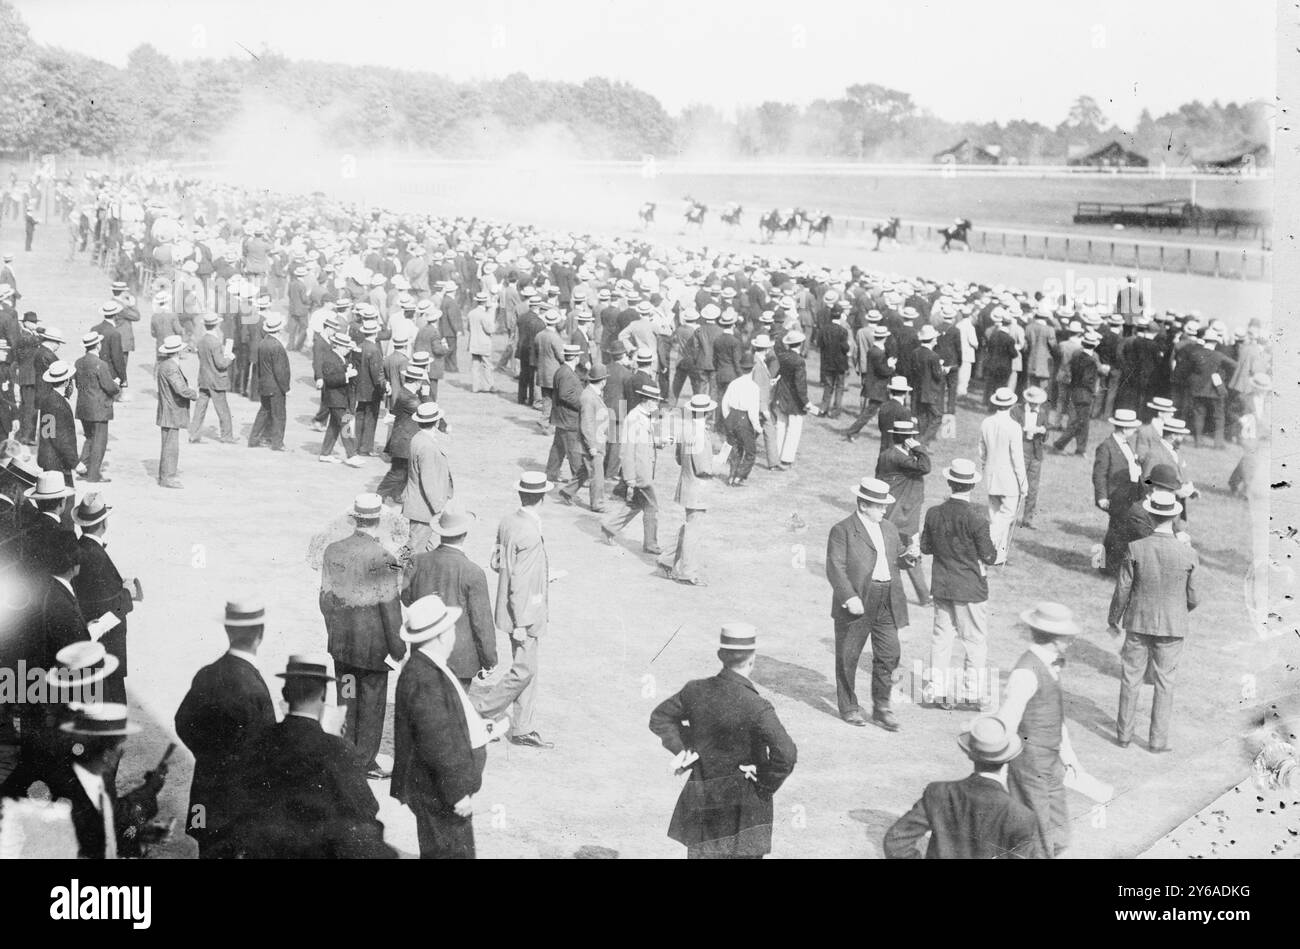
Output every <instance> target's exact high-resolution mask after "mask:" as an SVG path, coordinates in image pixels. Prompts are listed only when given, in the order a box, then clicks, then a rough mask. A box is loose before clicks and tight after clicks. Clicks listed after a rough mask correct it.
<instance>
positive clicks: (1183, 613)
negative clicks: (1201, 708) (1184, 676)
mask: <svg viewBox="0 0 1300 949" xmlns="http://www.w3.org/2000/svg"><path fill="white" fill-rule="evenodd" d="M1142 508H1143V509H1144V510H1145V511H1146V512H1147V513H1148V514H1150V515H1151V518H1152V520H1153V522H1154V524H1155V529H1154V530H1153V532H1152V533H1151V535H1150V536H1148V537H1144V538H1142V539H1141V540H1135V541H1133V542H1132V543H1130V544H1129V545H1128V550H1127V552H1126V555H1125V557H1124V559H1123V560H1121V561H1120V565H1119V578H1118V579H1117V580H1116V582H1115V594H1114V596H1113V597H1111V601H1110V615H1109V623H1110V632H1111V634H1112V635H1120V634H1121V633H1122V634H1124V648H1123V649H1122V650H1121V651H1120V664H1121V668H1122V671H1121V673H1120V675H1121V679H1120V688H1119V713H1118V715H1117V716H1116V732H1117V734H1116V738H1117V740H1118V741H1119V746H1120V747H1121V748H1127V747H1128V746H1129V743H1130V742H1131V741H1132V740H1133V729H1134V721H1133V719H1134V718H1135V717H1136V714H1137V703H1138V695H1139V693H1140V691H1141V689H1142V683H1143V680H1144V679H1148V678H1149V680H1150V681H1151V682H1153V683H1154V685H1155V697H1154V698H1153V699H1152V701H1151V734H1150V744H1149V745H1148V746H1147V747H1148V750H1150V751H1151V752H1153V753H1158V752H1163V751H1169V750H1170V748H1169V717H1170V715H1171V714H1172V712H1173V705H1174V673H1175V672H1176V671H1177V669H1178V657H1179V655H1180V654H1181V653H1182V651H1183V640H1184V639H1185V638H1186V636H1187V630H1188V614H1189V613H1190V612H1191V611H1192V610H1194V609H1196V602H1197V601H1196V589H1195V587H1194V585H1193V578H1194V576H1195V573H1196V567H1197V564H1198V562H1199V561H1198V558H1197V556H1196V551H1195V550H1193V549H1192V545H1191V544H1190V543H1186V542H1184V541H1181V540H1178V539H1177V538H1176V537H1175V536H1174V518H1176V517H1177V516H1178V514H1179V512H1180V511H1182V505H1181V504H1179V503H1178V500H1177V498H1175V497H1174V495H1173V494H1172V493H1171V492H1169V491H1152V492H1151V494H1150V495H1149V496H1148V497H1147V499H1146V500H1145V501H1143V502H1142Z"/></svg>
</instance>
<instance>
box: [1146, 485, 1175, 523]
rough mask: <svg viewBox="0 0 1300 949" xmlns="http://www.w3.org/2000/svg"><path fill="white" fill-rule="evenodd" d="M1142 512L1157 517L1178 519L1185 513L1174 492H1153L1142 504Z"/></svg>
mask: <svg viewBox="0 0 1300 949" xmlns="http://www.w3.org/2000/svg"><path fill="white" fill-rule="evenodd" d="M1142 510H1144V511H1146V512H1147V513H1148V514H1154V515H1156V517H1177V516H1178V515H1179V514H1181V513H1182V511H1183V506H1182V505H1181V504H1179V503H1178V499H1177V498H1176V497H1174V493H1173V492H1172V491H1164V490H1159V491H1152V492H1151V494H1150V495H1148V496H1147V498H1146V499H1145V500H1144V501H1143V502H1142Z"/></svg>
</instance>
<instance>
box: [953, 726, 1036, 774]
mask: <svg viewBox="0 0 1300 949" xmlns="http://www.w3.org/2000/svg"><path fill="white" fill-rule="evenodd" d="M957 744H958V745H960V746H961V750H962V751H964V752H966V757H968V758H970V759H971V761H977V762H981V763H983V764H1003V763H1004V762H1007V761H1010V760H1011V759H1012V758H1014V757H1016V756H1017V755H1018V754H1020V752H1021V751H1022V750H1023V747H1024V746H1023V745H1022V744H1021V741H1020V736H1019V735H1017V734H1016V733H1015V732H1013V731H1011V730H1010V729H1009V728H1007V726H1006V723H1005V722H1004V721H1002V719H1000V718H998V717H997V716H996V715H981V716H980V717H979V718H976V719H974V720H973V721H972V722H971V723H970V726H969V727H968V728H967V729H966V730H965V731H963V732H962V733H961V734H960V735H958V736H957Z"/></svg>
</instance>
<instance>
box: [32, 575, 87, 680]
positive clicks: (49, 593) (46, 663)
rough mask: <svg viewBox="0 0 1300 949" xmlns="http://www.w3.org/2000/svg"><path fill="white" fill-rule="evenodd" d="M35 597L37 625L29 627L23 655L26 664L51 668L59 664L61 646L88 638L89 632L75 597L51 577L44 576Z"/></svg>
mask: <svg viewBox="0 0 1300 949" xmlns="http://www.w3.org/2000/svg"><path fill="white" fill-rule="evenodd" d="M38 596H39V597H40V600H39V608H38V610H37V612H36V614H35V619H36V626H35V628H34V629H32V630H31V632H32V633H34V636H32V638H31V639H29V640H27V642H28V646H27V648H25V649H24V654H25V655H26V657H27V664H28V665H29V666H38V665H39V666H40V667H41V668H43V669H54V668H56V667H57V666H58V662H57V661H56V660H55V658H54V656H55V654H56V653H58V651H59V650H60V649H62V648H63V647H64V646H67V645H70V644H72V643H75V642H85V641H87V640H89V639H90V632H89V631H88V630H87V629H86V620H85V617H83V616H82V615H81V607H79V606H78V605H77V598H76V596H74V595H73V594H72V593H69V592H68V589H67V587H65V586H64V585H63V584H62V583H60V582H59V581H58V580H56V579H54V577H50V576H47V577H46V578H45V582H44V584H43V585H42V587H41V589H40V591H39V593H38Z"/></svg>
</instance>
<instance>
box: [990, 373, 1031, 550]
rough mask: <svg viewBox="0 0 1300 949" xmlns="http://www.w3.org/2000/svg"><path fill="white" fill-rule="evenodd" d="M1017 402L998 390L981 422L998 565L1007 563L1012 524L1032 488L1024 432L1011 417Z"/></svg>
mask: <svg viewBox="0 0 1300 949" xmlns="http://www.w3.org/2000/svg"><path fill="white" fill-rule="evenodd" d="M1016 401H1017V399H1016V394H1015V392H1013V391H1012V390H1010V389H1007V388H1002V389H998V390H997V391H996V392H994V393H993V396H992V398H991V399H990V400H989V404H990V405H991V406H992V407H993V409H994V412H993V414H992V415H990V416H989V417H988V418H986V419H985V420H984V421H983V422H981V423H980V466H981V467H982V468H983V469H984V477H985V478H986V479H987V487H988V496H989V533H990V534H991V535H992V537H993V546H994V547H996V548H997V552H998V559H997V560H996V561H995V562H994V565H995V566H997V565H1001V564H1004V563H1006V562H1007V544H1008V543H1009V541H1010V539H1011V525H1012V524H1013V523H1014V522H1015V517H1016V509H1017V507H1018V506H1019V504H1020V499H1021V497H1023V496H1024V495H1025V493H1026V491H1027V490H1028V485H1029V480H1028V478H1027V477H1026V476H1025V448H1024V443H1023V438H1024V433H1023V431H1022V429H1021V428H1020V425H1019V424H1017V422H1016V420H1015V419H1013V418H1012V417H1011V408H1012V406H1014V405H1015V404H1016Z"/></svg>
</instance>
